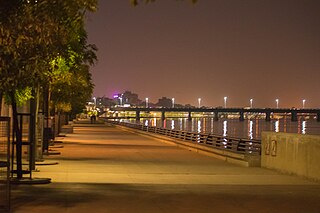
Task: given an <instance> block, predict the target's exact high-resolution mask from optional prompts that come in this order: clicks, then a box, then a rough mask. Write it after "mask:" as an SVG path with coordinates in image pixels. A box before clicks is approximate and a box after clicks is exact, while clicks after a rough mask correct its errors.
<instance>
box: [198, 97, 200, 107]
mask: <svg viewBox="0 0 320 213" xmlns="http://www.w3.org/2000/svg"><path fill="white" fill-rule="evenodd" d="M198 104H199V108H200V107H201V98H198Z"/></svg>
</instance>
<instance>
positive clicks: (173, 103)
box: [172, 98, 174, 108]
mask: <svg viewBox="0 0 320 213" xmlns="http://www.w3.org/2000/svg"><path fill="white" fill-rule="evenodd" d="M172 108H174V98H172Z"/></svg>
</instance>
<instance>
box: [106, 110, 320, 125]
mask: <svg viewBox="0 0 320 213" xmlns="http://www.w3.org/2000/svg"><path fill="white" fill-rule="evenodd" d="M110 110H112V111H117V112H130V111H131V112H132V111H134V112H136V116H135V118H136V120H140V113H141V112H161V119H162V120H165V118H166V116H165V113H166V112H181V113H183V112H184V113H188V119H189V120H191V119H192V116H191V113H194V112H198V113H199V112H206V113H212V114H213V115H214V119H215V120H219V113H237V114H239V120H240V121H244V114H245V113H261V114H265V120H266V121H270V120H271V115H272V114H274V113H279V114H290V115H291V120H292V121H297V120H298V114H315V115H316V117H317V121H318V122H320V109H296V108H291V109H290V108H220V107H217V108H156V107H143V108H140V107H113V108H111V109H110ZM117 116H118V115H117V114H116V117H110V118H117ZM107 118H108V117H107Z"/></svg>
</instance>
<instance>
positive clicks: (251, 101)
mask: <svg viewBox="0 0 320 213" xmlns="http://www.w3.org/2000/svg"><path fill="white" fill-rule="evenodd" d="M252 105H253V99H252V98H251V99H250V108H252Z"/></svg>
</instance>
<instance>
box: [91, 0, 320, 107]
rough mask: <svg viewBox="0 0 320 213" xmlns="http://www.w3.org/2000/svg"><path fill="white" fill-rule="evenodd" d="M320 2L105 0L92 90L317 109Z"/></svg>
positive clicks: (96, 17)
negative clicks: (147, 0)
mask: <svg viewBox="0 0 320 213" xmlns="http://www.w3.org/2000/svg"><path fill="white" fill-rule="evenodd" d="M319 11H320V1H319V0H199V2H198V3H197V4H196V5H192V4H191V3H190V2H189V1H182V2H181V1H175V0H157V1H156V2H155V3H151V4H147V5H140V6H138V7H132V6H131V5H130V4H129V1H128V0H100V1H99V10H98V12H97V13H95V14H90V15H89V18H88V22H87V30H88V34H89V42H90V43H94V44H96V45H97V46H98V48H99V52H98V57H99V61H98V63H97V64H96V65H95V66H94V67H93V68H92V75H93V81H94V84H95V85H96V86H95V90H94V96H103V95H105V96H108V97H111V96H112V95H113V94H114V93H119V92H124V91H125V90H130V91H132V92H135V93H137V94H139V98H140V99H144V98H145V97H148V98H149V99H150V100H151V101H152V102H157V100H158V98H161V97H163V96H166V97H169V98H172V97H174V98H175V100H176V103H183V104H187V103H189V104H192V105H197V103H198V102H197V100H198V98H202V103H203V104H204V105H206V106H214V107H215V106H223V105H224V101H223V97H225V96H227V97H228V99H227V105H228V107H245V106H249V99H250V98H253V105H254V106H255V107H275V106H276V102H275V99H277V98H278V99H279V107H293V106H294V107H298V108H299V107H302V100H303V99H306V102H305V106H306V107H307V108H310V107H313V108H315V107H316V108H319V107H320V95H319V92H320V12H319Z"/></svg>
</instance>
